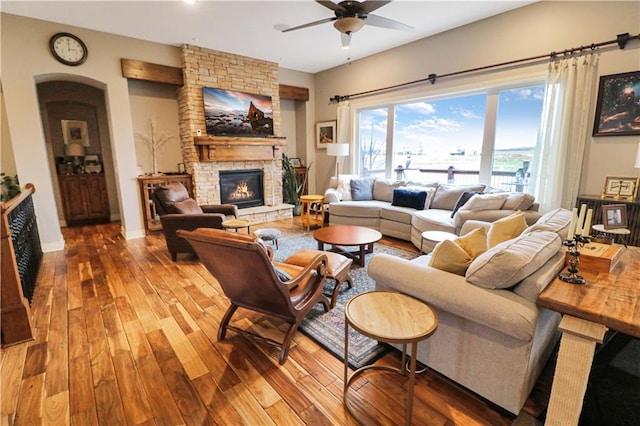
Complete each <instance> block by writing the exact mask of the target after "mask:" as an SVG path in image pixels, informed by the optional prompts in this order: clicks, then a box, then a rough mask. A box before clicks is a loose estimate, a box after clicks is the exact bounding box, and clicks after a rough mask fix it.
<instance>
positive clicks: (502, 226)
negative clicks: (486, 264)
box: [487, 212, 527, 248]
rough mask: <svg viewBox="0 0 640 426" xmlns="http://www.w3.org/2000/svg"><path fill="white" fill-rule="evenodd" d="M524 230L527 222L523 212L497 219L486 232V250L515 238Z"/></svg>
mask: <svg viewBox="0 0 640 426" xmlns="http://www.w3.org/2000/svg"><path fill="white" fill-rule="evenodd" d="M525 229H527V221H526V220H525V218H524V213H523V212H515V213H513V214H510V215H509V216H507V217H503V218H502V219H498V220H496V221H495V222H493V223H492V224H491V226H490V227H489V232H487V248H491V247H494V246H496V245H498V244H500V243H502V242H504V241H507V240H510V239H512V238H515V237H517V236H518V235H520V234H521V233H522V231H524V230H525Z"/></svg>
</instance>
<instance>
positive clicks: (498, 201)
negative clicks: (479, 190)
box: [460, 193, 509, 210]
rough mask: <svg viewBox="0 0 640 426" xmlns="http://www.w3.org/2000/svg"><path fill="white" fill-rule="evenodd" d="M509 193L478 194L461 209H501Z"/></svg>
mask: <svg viewBox="0 0 640 426" xmlns="http://www.w3.org/2000/svg"><path fill="white" fill-rule="evenodd" d="M508 196H509V194H507V193H498V194H476V195H474V196H472V197H471V198H470V199H469V201H467V202H466V203H464V205H462V207H460V210H500V209H502V206H503V205H504V202H505V200H506V199H507V197H508Z"/></svg>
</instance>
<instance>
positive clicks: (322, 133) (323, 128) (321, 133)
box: [316, 121, 336, 149]
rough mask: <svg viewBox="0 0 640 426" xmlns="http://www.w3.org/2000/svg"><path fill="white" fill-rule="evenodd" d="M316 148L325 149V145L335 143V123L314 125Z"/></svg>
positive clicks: (327, 122)
mask: <svg viewBox="0 0 640 426" xmlns="http://www.w3.org/2000/svg"><path fill="white" fill-rule="evenodd" d="M316 141H317V147H318V148H320V149H326V148H327V144H330V143H335V142H336V122H335V121H323V122H321V123H317V124H316Z"/></svg>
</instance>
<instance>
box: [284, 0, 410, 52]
mask: <svg viewBox="0 0 640 426" xmlns="http://www.w3.org/2000/svg"><path fill="white" fill-rule="evenodd" d="M316 3H319V4H321V5H322V6H324V7H326V8H328V9H331V10H333V12H334V13H335V15H336V16H335V17H333V18H325V19H321V20H319V21H314V22H309V23H308V24H304V25H299V26H297V27H293V28H287V29H285V30H282V32H283V33H286V32H289V31H295V30H300V29H302V28H308V27H313V26H315V25H319V24H324V23H326V22H331V21H333V26H334V27H335V29H336V30H338V31H340V39H341V41H342V47H345V48H347V47H349V43H350V42H351V35H352V34H353V33H355V32H356V31H358V30H360V29H361V28H362V27H363V26H364V25H365V24H366V25H373V26H375V27H381V28H389V29H392V30H403V31H411V30H412V29H413V27H412V26H410V25H406V24H403V23H401V22H398V21H394V20H393V19H389V18H384V17H382V16H378V15H373V14H371V12H373V11H374V10H376V9H379V8H381V7H382V6H384V5H385V4H387V3H391V0H388V1H373V0H365V1H363V2H359V1H351V0H346V1H341V2H340V3H337V4H336V3H334V2H332V1H329V0H316Z"/></svg>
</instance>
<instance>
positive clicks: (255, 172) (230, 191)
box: [219, 169, 264, 209]
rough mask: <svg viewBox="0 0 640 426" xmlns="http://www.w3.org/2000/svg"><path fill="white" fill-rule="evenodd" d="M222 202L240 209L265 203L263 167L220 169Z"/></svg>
mask: <svg viewBox="0 0 640 426" xmlns="http://www.w3.org/2000/svg"><path fill="white" fill-rule="evenodd" d="M219 175H220V202H221V203H223V204H235V205H237V206H238V208H239V209H244V208H248V207H258V206H263V205H264V190H263V171H262V170H261V169H247V170H220V172H219Z"/></svg>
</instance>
